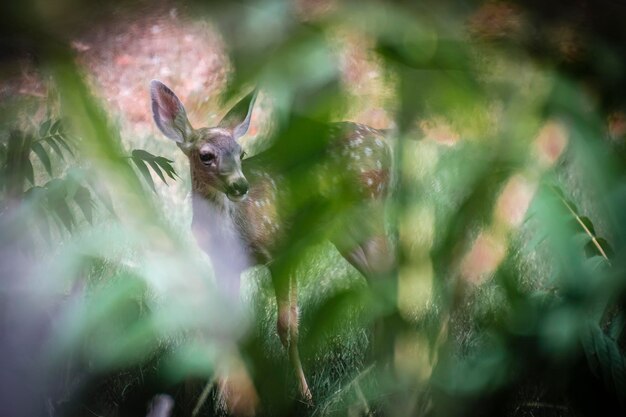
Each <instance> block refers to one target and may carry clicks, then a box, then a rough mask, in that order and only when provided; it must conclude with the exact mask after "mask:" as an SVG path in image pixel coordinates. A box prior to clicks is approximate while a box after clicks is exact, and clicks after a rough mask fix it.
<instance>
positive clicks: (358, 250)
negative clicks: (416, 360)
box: [336, 234, 396, 364]
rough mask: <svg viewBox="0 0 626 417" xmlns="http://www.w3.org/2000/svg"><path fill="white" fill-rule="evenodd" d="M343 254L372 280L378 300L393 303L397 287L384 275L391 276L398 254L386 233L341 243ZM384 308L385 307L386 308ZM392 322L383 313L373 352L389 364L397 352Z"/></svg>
mask: <svg viewBox="0 0 626 417" xmlns="http://www.w3.org/2000/svg"><path fill="white" fill-rule="evenodd" d="M336 246H337V248H338V249H339V252H340V253H341V255H342V256H343V257H344V258H345V259H346V260H347V261H348V262H350V264H351V265H352V266H354V267H355V268H356V269H357V270H358V271H359V272H360V273H361V274H362V275H363V276H364V277H365V278H366V279H367V281H368V283H369V286H370V291H371V293H372V294H374V295H375V296H376V299H377V300H380V301H382V303H383V304H381V305H382V306H383V309H385V308H386V307H384V305H385V304H387V303H390V302H391V303H393V299H394V297H395V292H396V290H395V287H394V286H393V284H392V283H390V282H389V281H388V280H384V278H386V277H388V276H389V273H390V272H391V269H392V267H393V264H394V255H393V252H392V250H391V248H390V244H389V241H388V240H387V237H386V236H385V235H384V234H379V235H374V236H371V237H369V238H367V239H364V240H361V241H360V243H358V244H353V245H352V246H338V245H336ZM383 311H384V310H383ZM391 324H392V323H389V320H388V318H387V317H386V316H385V315H383V316H382V317H380V318H379V319H377V320H376V321H375V322H374V324H373V328H372V340H371V343H370V355H371V356H372V360H377V361H378V360H380V361H381V363H383V364H385V363H387V362H388V360H389V359H390V358H391V357H392V355H393V336H392V334H393V333H392V332H390V327H391Z"/></svg>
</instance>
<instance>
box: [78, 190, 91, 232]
mask: <svg viewBox="0 0 626 417" xmlns="http://www.w3.org/2000/svg"><path fill="white" fill-rule="evenodd" d="M74 201H75V202H76V204H77V205H78V207H79V208H80V210H81V211H82V212H83V215H84V216H85V219H86V220H87V221H88V222H89V224H91V222H92V219H93V216H92V214H93V205H94V203H93V199H92V198H91V193H90V192H89V189H88V188H87V187H84V186H82V185H79V186H78V188H77V189H76V192H75V193H74Z"/></svg>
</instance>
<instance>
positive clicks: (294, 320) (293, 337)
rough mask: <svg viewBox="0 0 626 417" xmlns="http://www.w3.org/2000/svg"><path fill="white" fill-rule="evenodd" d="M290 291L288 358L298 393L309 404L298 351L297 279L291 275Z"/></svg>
mask: <svg viewBox="0 0 626 417" xmlns="http://www.w3.org/2000/svg"><path fill="white" fill-rule="evenodd" d="M290 281H291V291H290V297H289V300H290V306H289V339H290V340H289V359H290V360H291V363H292V365H293V367H294V369H295V371H296V376H297V377H298V381H299V383H300V395H301V396H302V398H304V399H305V400H306V402H308V403H309V404H311V403H312V402H313V396H312V395H311V391H310V390H309V385H308V384H307V382H306V377H305V376H304V370H303V369H302V362H301V361H300V353H299V351H298V336H299V329H298V327H299V320H300V317H299V311H298V280H297V279H296V278H295V277H293V276H292V277H291V280H290Z"/></svg>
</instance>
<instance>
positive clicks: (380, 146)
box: [375, 138, 383, 148]
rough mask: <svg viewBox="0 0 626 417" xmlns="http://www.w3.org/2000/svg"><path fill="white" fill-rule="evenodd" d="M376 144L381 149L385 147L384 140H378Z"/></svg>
mask: <svg viewBox="0 0 626 417" xmlns="http://www.w3.org/2000/svg"><path fill="white" fill-rule="evenodd" d="M375 142H376V145H378V147H379V148H382V147H383V141H382V140H380V139H378V138H376V140H375Z"/></svg>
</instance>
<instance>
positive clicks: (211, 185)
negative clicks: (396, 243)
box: [151, 80, 393, 401]
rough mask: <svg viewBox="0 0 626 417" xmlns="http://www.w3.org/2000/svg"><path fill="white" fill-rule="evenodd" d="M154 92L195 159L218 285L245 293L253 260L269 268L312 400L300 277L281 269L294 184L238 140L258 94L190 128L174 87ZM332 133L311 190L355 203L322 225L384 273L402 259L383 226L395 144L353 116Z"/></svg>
mask: <svg viewBox="0 0 626 417" xmlns="http://www.w3.org/2000/svg"><path fill="white" fill-rule="evenodd" d="M151 96H152V112H153V116H154V121H155V122H156V125H157V126H158V127H159V129H160V130H161V131H162V132H163V134H165V136H167V137H168V138H170V139H172V140H174V141H176V143H177V145H178V146H179V148H180V149H181V150H182V151H183V152H184V153H185V155H186V156H187V157H188V158H189V165H190V169H191V184H192V205H193V221H192V229H193V233H194V236H195V237H196V240H197V241H198V244H199V245H200V246H201V248H202V249H203V250H204V251H205V252H207V254H208V255H209V256H210V258H211V261H212V263H213V267H214V269H215V276H216V279H217V281H218V284H219V285H220V286H221V288H222V289H225V290H226V292H227V294H229V295H230V296H231V297H233V298H238V291H239V280H240V273H241V272H242V271H243V270H244V269H245V268H247V267H249V266H251V265H254V264H265V265H267V266H268V267H269V270H270V273H271V274H272V283H273V286H274V290H275V295H276V301H277V306H278V320H277V331H278V335H279V337H280V340H281V342H282V344H283V346H284V347H285V348H286V349H287V351H288V354H289V358H290V361H291V362H292V365H293V367H294V368H295V372H296V374H297V377H298V381H299V389H300V394H301V395H302V397H303V398H305V399H306V400H308V401H311V399H312V396H311V392H310V390H309V387H308V385H307V381H306V378H305V375H304V372H303V370H302V364H301V361H300V356H299V353H298V307H297V299H296V298H297V297H296V278H295V277H294V276H293V274H287V275H288V277H287V279H281V278H280V277H279V275H284V271H282V270H281V271H277V270H276V269H277V266H276V265H277V263H276V262H274V261H275V260H276V259H277V258H278V257H279V256H280V255H281V253H280V252H281V250H282V246H281V243H282V242H285V239H286V236H289V233H290V229H291V225H292V223H291V222H290V217H289V215H288V214H285V213H282V212H281V210H280V207H281V205H280V203H281V199H284V198H286V197H285V195H287V194H288V193H289V191H290V190H288V184H287V183H288V181H285V176H284V175H282V174H284V173H281V172H277V170H276V169H275V167H274V166H273V165H272V160H271V159H268V158H265V157H264V156H263V153H261V154H260V155H257V156H255V157H252V158H249V159H245V158H244V157H245V153H244V152H243V151H242V148H241V146H240V145H239V143H238V142H237V140H238V139H239V138H240V137H242V136H243V135H244V134H245V133H246V132H247V130H248V127H249V125H250V118H251V113H252V109H253V106H254V101H255V100H254V98H255V95H252V94H251V95H249V96H248V97H247V98H244V99H243V100H242V101H240V102H239V103H238V104H237V105H236V106H235V107H233V109H231V110H230V111H229V112H228V113H227V115H226V116H225V118H224V119H223V120H222V122H220V124H219V125H218V126H217V127H211V128H200V129H194V128H192V127H191V125H190V123H189V121H188V119H187V115H186V112H185V109H184V107H183V105H182V103H181V102H180V100H179V99H178V98H177V97H176V95H175V94H174V93H173V92H172V91H171V90H170V89H169V88H168V87H167V86H165V85H164V84H162V83H161V82H159V81H156V80H154V81H152V83H151ZM328 138H329V140H328V141H327V143H325V144H324V147H323V150H322V157H321V158H320V161H319V163H318V164H317V165H316V169H313V170H312V172H311V173H310V179H309V181H308V182H307V184H309V185H311V189H310V190H307V192H310V193H312V194H313V195H314V196H316V198H317V197H318V196H319V198H331V199H332V198H333V195H337V194H336V193H342V194H345V193H348V194H350V196H351V201H353V202H354V203H355V204H354V206H355V208H354V210H352V211H351V212H350V214H349V215H346V216H341V219H335V221H332V220H329V221H328V222H326V224H320V225H319V228H320V230H326V231H327V232H326V235H327V237H328V238H329V239H330V240H331V242H332V243H333V244H334V245H335V246H336V247H337V249H338V250H339V252H340V253H341V254H342V256H343V257H344V258H345V259H347V260H348V262H350V263H351V264H352V265H353V266H354V267H355V268H356V269H357V270H358V271H360V272H361V273H362V274H363V275H364V276H365V277H366V278H367V279H369V280H371V279H372V278H375V277H377V276H383V275H385V274H386V273H387V272H388V270H389V269H390V266H391V265H392V262H393V260H392V257H393V255H392V253H391V252H392V251H391V250H390V245H389V242H388V239H387V234H386V231H385V224H384V204H385V197H386V195H387V193H388V190H389V188H390V187H389V186H390V173H391V162H392V156H391V151H390V148H389V145H388V143H387V141H386V138H385V135H384V134H383V132H382V131H379V130H376V129H372V128H370V127H367V126H363V125H359V124H355V123H347V122H344V123H338V124H334V125H332V126H330V127H329V129H328ZM329 222H330V223H333V224H328V223H329ZM224 254H227V256H224ZM234 301H236V300H234Z"/></svg>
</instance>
